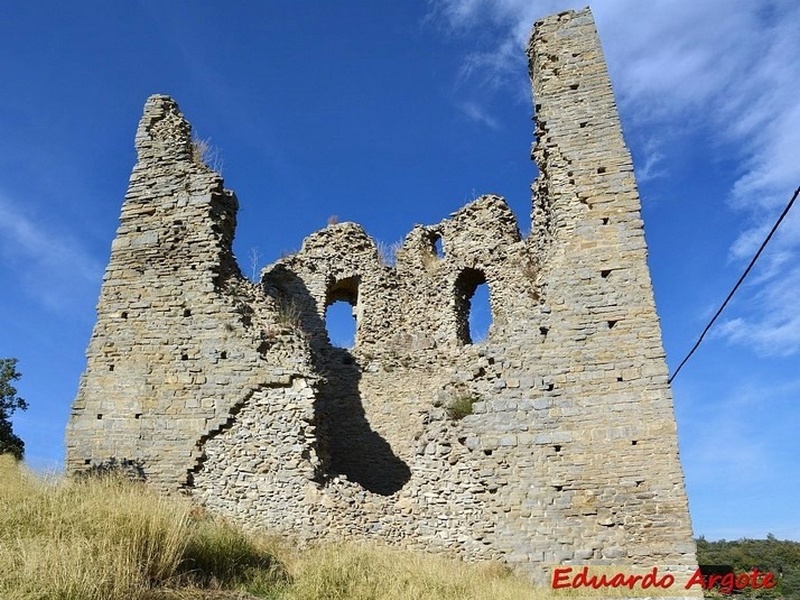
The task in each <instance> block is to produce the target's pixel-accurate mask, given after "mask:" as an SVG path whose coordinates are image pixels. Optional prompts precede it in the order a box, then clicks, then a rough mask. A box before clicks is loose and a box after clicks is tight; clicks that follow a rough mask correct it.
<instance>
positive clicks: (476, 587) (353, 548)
mask: <svg viewBox="0 0 800 600" xmlns="http://www.w3.org/2000/svg"><path fill="white" fill-rule="evenodd" d="M234 592H236V593H234ZM547 596H548V591H547V590H538V591H537V590H534V589H533V588H531V587H530V585H529V584H528V583H527V582H525V581H524V580H522V579H520V578H517V577H515V576H512V575H511V574H510V573H508V571H507V570H505V569H503V568H501V567H499V566H497V565H495V566H494V567H486V566H484V567H479V566H474V565H472V566H470V565H465V564H464V563H461V562H457V561H448V560H445V559H439V558H435V557H431V556H421V555H417V554H413V553H409V552H402V551H398V550H391V549H387V548H381V547H376V546H374V545H373V546H369V547H367V546H359V545H354V544H347V545H340V546H330V545H328V546H322V547H318V548H311V549H306V550H303V551H298V550H297V548H296V547H295V546H294V545H291V544H289V543H288V542H287V541H285V540H277V539H270V538H265V537H253V536H246V535H244V534H243V533H241V532H239V531H237V530H236V529H234V528H233V527H231V526H229V525H227V524H226V523H224V522H223V521H221V520H219V519H215V518H213V517H211V516H210V515H208V514H206V513H205V512H203V511H200V510H198V509H196V508H192V506H191V505H190V504H189V503H188V502H184V501H182V500H181V499H180V498H171V499H170V498H163V497H159V496H157V495H155V494H154V493H152V492H150V491H149V490H148V489H147V488H146V487H145V486H144V485H142V484H137V483H134V482H130V481H127V480H124V479H121V478H119V477H113V476H106V477H101V478H91V479H86V480H82V481H64V480H52V481H47V480H43V479H41V478H39V477H36V476H33V475H31V474H30V473H28V472H26V471H25V470H24V469H22V468H20V467H19V466H18V464H17V463H16V462H15V461H14V460H13V459H12V458H10V457H9V456H0V598H2V599H3V600H50V599H53V600H117V599H119V600H123V599H124V600H198V599H201V598H202V599H206V600H212V599H214V600H217V599H218V600H233V599H249V598H272V599H285V600H317V599H319V600H322V599H326V600H339V599H340V600H367V599H378V598H380V599H387V600H434V599H437V600H439V599H442V600H449V599H452V600H456V599H457V600H470V599H473V600H484V599H487V598H492V599H498V600H522V599H523V598H524V599H526V600H530V599H536V598H543V597H547Z"/></svg>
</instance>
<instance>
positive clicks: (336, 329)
mask: <svg viewBox="0 0 800 600" xmlns="http://www.w3.org/2000/svg"><path fill="white" fill-rule="evenodd" d="M325 326H326V327H327V328H328V337H329V338H330V340H331V345H332V346H336V347H338V348H352V347H353V346H355V344H356V320H355V317H353V306H352V305H351V304H350V303H349V302H345V301H344V300H338V301H336V302H334V303H333V304H331V305H329V306H328V308H327V309H326V311H325Z"/></svg>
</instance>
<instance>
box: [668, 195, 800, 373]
mask: <svg viewBox="0 0 800 600" xmlns="http://www.w3.org/2000/svg"><path fill="white" fill-rule="evenodd" d="M798 194H800V187H798V188H797V189H796V190H795V191H794V194H793V195H792V197H791V199H790V200H789V203H788V204H787V205H786V208H784V209H783V212H782V213H781V214H780V216H779V217H778V220H777V221H775V224H774V225H773V226H772V229H770V231H769V233H768V234H767V237H766V238H764V241H763V242H761V246H760V247H759V248H758V251H757V252H756V253H755V255H754V256H753V258H752V259H751V260H750V264H749V265H747V268H746V269H745V270H744V272H743V273H742V275H741V277H739V281H737V282H736V285H734V286H733V289H732V290H731V291H730V293H729V294H728V297H727V298H725V301H724V302H723V303H722V304H721V305H720V307H719V308H718V309H717V312H716V313H714V316H713V317H712V318H711V320H710V321H709V322H708V325H706V327H705V329H703V333H701V334H700V337H699V338H697V341H696V342H695V343H694V346H692V349H691V350H689V353H688V354H687V355H686V357H685V358H684V359H683V360H682V361H681V364H679V365H678V368H677V369H675V372H674V373H673V374H672V375H671V376H670V378H669V380H668V381H667V383H672V381H673V379H675V377H677V376H678V373H680V372H681V369H682V368H683V365H685V364H686V362H687V361H688V360H689V359H690V358H691V356H692V354H694V352H695V350H697V348H699V347H700V344H701V343H702V342H703V338H704V337H705V336H706V334H707V333H708V331H709V329H711V326H712V325H713V324H714V321H716V320H717V318H718V317H719V316H720V315H721V314H722V311H723V310H725V307H726V306H727V305H728V302H730V300H731V298H733V295H734V294H735V293H736V290H738V289H739V286H740V285H742V282H743V281H744V279H745V277H747V275H748V273H750V270H751V269H752V268H753V265H755V264H756V261H757V260H758V258H759V256H761V253H762V252H763V251H764V248H766V246H767V244H768V243H769V241H770V239H772V236H773V234H774V233H775V232H776V231H777V230H778V227H779V226H780V224H781V222H782V221H783V219H784V217H786V215H787V214H788V213H789V211H790V210H791V208H792V205H793V204H794V201H795V200H797V196H798Z"/></svg>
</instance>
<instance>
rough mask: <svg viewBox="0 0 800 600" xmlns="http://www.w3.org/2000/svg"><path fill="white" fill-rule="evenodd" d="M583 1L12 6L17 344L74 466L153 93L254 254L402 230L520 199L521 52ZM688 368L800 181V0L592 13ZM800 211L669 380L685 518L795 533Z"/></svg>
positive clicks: (38, 434)
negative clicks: (89, 365) (67, 438)
mask: <svg viewBox="0 0 800 600" xmlns="http://www.w3.org/2000/svg"><path fill="white" fill-rule="evenodd" d="M582 5H583V2H578V3H575V2H570V1H566V0H565V1H562V2H556V1H553V0H540V1H537V0H527V1H521V0H494V1H490V0H442V1H440V2H430V3H429V2H422V1H419V2H354V1H342V2H335V3H334V2H324V1H321V0H320V1H316V2H303V1H288V0H286V1H274V2H260V1H258V2H256V1H253V2H237V3H228V2H225V3H223V2H216V3H215V2H210V1H209V2H189V1H177V0H175V1H170V2H162V1H158V2H156V1H138V2H134V1H131V2H114V3H110V2H105V1H102V2H101V1H82V2H78V3H56V2H42V1H35V0H30V1H26V2H16V3H5V4H4V5H3V7H2V8H0V57H2V59H3V60H2V75H3V81H2V85H0V285H2V290H3V293H2V294H0V357H11V356H13V357H17V358H19V360H20V362H19V365H18V368H19V370H20V371H21V372H22V374H23V378H22V380H20V382H19V384H18V386H17V387H18V390H19V392H20V394H21V395H22V396H23V397H24V398H25V399H27V400H28V402H29V404H30V409H29V410H28V411H27V412H26V413H18V414H17V415H16V416H15V419H14V423H15V429H16V431H17V432H18V433H19V434H20V435H21V436H22V437H23V439H25V440H26V442H27V460H28V462H29V463H30V464H31V465H32V466H34V467H37V468H46V467H58V466H59V465H60V464H61V462H62V460H63V433H64V427H65V424H66V420H67V417H68V414H69V406H70V404H71V402H72V399H73V398H74V396H75V392H76V390H77V385H78V379H79V377H80V374H81V372H82V370H83V368H84V363H85V358H84V350H85V348H86V345H87V342H88V340H89V336H90V334H91V328H92V325H93V323H94V309H95V304H96V302H97V297H98V294H99V289H100V283H101V278H102V274H103V270H104V268H105V264H106V262H107V260H108V255H109V250H110V244H111V240H112V239H113V236H114V232H115V230H116V227H117V218H118V216H119V210H120V206H121V203H122V198H123V196H124V194H125V189H126V186H127V181H128V176H129V174H130V170H131V167H132V166H133V162H134V150H133V137H134V132H135V128H136V124H137V121H138V119H139V116H140V114H141V110H142V106H143V104H144V101H145V99H146V98H147V96H148V95H150V94H152V93H166V94H170V95H172V96H173V97H175V98H176V100H178V102H179V103H180V106H181V109H182V110H183V112H184V114H185V115H186V116H187V118H188V119H189V120H190V121H191V122H192V124H193V125H194V127H195V131H196V133H197V134H198V135H199V136H200V137H202V138H210V141H211V143H212V144H213V145H214V146H215V147H216V148H217V149H218V153H219V158H220V164H221V168H222V173H223V175H224V176H225V180H226V186H227V187H229V188H231V189H233V190H235V191H236V193H237V195H238V197H239V200H240V203H241V210H240V213H239V217H240V218H239V221H240V223H239V227H238V230H237V238H236V241H235V250H236V253H237V256H238V257H239V260H240V263H241V264H242V267H243V270H244V271H245V272H249V271H250V259H249V256H250V255H251V253H252V252H253V251H255V253H256V254H257V255H258V256H259V257H260V258H259V263H260V264H259V266H263V265H264V264H266V263H268V262H271V261H272V260H274V259H276V258H277V257H278V256H280V254H281V253H284V252H286V251H291V250H293V249H296V248H298V247H299V246H300V244H301V242H302V239H303V237H304V236H305V235H307V234H309V233H311V232H312V231H314V230H316V229H318V228H321V227H324V226H325V224H326V222H327V220H328V218H329V217H330V216H332V215H336V216H338V218H339V220H342V221H345V220H352V221H357V222H359V223H361V224H362V225H363V226H364V227H365V228H366V229H367V231H368V232H369V233H370V234H371V235H372V236H373V237H375V238H376V239H379V240H382V241H384V242H386V243H387V244H391V243H392V242H395V241H397V240H399V239H401V238H402V237H404V235H405V234H406V233H407V232H408V231H409V230H410V229H411V227H412V226H413V224H414V223H435V222H438V221H439V220H441V219H442V218H444V217H446V216H447V215H448V214H449V213H451V212H453V211H454V210H457V209H458V208H460V207H461V206H462V205H463V204H465V203H466V202H468V201H469V200H471V199H472V198H474V197H476V196H478V195H480V194H483V193H489V192H492V193H498V194H500V195H503V196H504V197H506V198H507V199H508V201H509V204H510V205H511V207H512V208H513V209H514V211H515V212H516V213H517V215H518V217H520V219H521V220H522V221H523V222H525V221H526V219H527V217H526V215H528V214H529V203H530V191H529V186H530V182H531V180H532V179H533V177H534V173H535V171H534V167H533V166H532V163H531V162H530V160H529V158H528V156H529V151H530V144H531V141H532V124H531V112H532V111H531V100H530V91H529V90H530V88H529V84H528V80H527V65H526V63H525V59H524V54H523V46H524V43H525V41H526V39H527V35H528V32H529V29H530V26H531V24H532V23H533V21H534V20H535V19H536V18H539V17H542V16H544V15H546V14H550V13H552V12H557V11H559V10H563V9H566V8H580V7H582ZM592 9H593V11H594V14H595V18H596V21H597V24H598V28H599V31H600V36H601V39H602V42H603V45H604V48H605V51H606V56H607V60H608V63H609V68H610V71H611V75H612V80H613V83H614V87H615V91H616V94H617V99H618V104H619V108H620V113H621V116H622V121H623V126H624V129H625V134H626V139H627V141H628V144H629V146H630V148H631V150H632V152H633V156H634V162H635V165H636V169H637V176H638V179H639V184H640V191H641V195H642V203H643V217H644V221H645V230H646V235H647V240H648V244H649V249H650V265H651V270H652V276H653V282H654V288H655V294H656V302H657V307H658V311H659V315H660V317H661V323H662V328H663V333H664V343H665V348H666V351H667V357H668V363H669V366H670V369H671V370H674V369H675V368H676V367H677V365H678V363H679V362H680V360H681V359H682V358H683V356H684V354H685V353H686V352H687V351H688V349H689V348H690V347H691V345H692V343H693V342H694V340H695V338H696V336H697V335H698V333H699V332H700V331H701V330H702V328H703V326H704V325H705V324H706V322H707V320H708V319H709V318H710V316H711V315H712V314H713V312H714V310H715V309H716V308H717V306H718V305H719V303H720V302H721V300H722V299H723V298H724V296H725V295H726V294H727V292H728V290H729V289H730V287H731V286H732V284H733V283H734V282H735V280H736V279H737V277H738V276H739V274H740V273H741V271H742V269H743V268H744V266H745V265H746V263H747V261H748V260H749V258H750V256H751V255H752V254H753V252H754V251H755V249H756V248H757V246H758V244H759V243H760V241H761V239H762V238H763V236H764V235H765V233H766V229H768V228H769V226H770V225H771V224H772V222H773V221H774V220H775V218H776V217H777V215H778V214H779V213H780V211H781V209H782V207H783V205H784V204H785V202H786V201H787V200H788V198H789V197H790V195H791V193H792V191H793V190H794V188H795V187H797V186H798V185H800V161H798V156H800V148H798V146H799V145H800V102H799V101H798V98H800V61H798V60H797V57H798V56H800V41H798V37H797V35H796V33H797V31H798V30H799V29H800V5H798V4H797V3H796V2H795V1H794V0H775V1H772V0H751V1H743V0H724V1H723V0H703V2H697V1H696V0H672V1H665V0H650V1H648V2H641V0H613V1H612V0H609V1H605V2H597V3H595V4H593V5H592ZM798 259H800V208H795V209H794V210H793V212H792V213H790V215H789V217H788V218H787V220H786V221H785V222H784V225H783V226H782V228H781V230H780V232H779V234H778V235H777V237H776V238H775V239H774V240H773V243H772V244H771V246H770V247H769V249H768V251H767V252H766V253H765V254H764V256H763V257H762V259H761V261H760V262H759V264H758V266H757V268H756V269H755V270H754V271H753V273H752V274H751V277H750V278H749V279H748V281H747V283H746V284H745V286H744V287H743V288H742V289H741V290H740V292H739V294H738V295H737V296H736V298H735V300H734V301H733V303H732V304H731V305H730V306H729V308H728V310H727V311H726V312H725V313H724V315H723V317H722V319H721V321H720V322H719V323H718V325H717V326H716V327H715V329H714V330H713V331H712V334H711V335H710V337H709V338H708V339H707V340H706V342H705V343H704V345H703V346H701V348H700V350H699V351H698V353H697V354H696V355H695V357H694V358H693V359H692V361H691V362H689V363H688V364H687V365H686V367H684V370H683V371H682V372H681V374H680V375H679V377H678V378H677V379H676V380H675V382H674V396H675V406H676V414H677V418H678V428H679V437H680V445H681V459H682V463H683V466H684V471H685V474H686V481H687V489H688V493H689V502H690V510H691V516H692V522H693V526H694V530H695V533H696V534H697V535H704V536H705V537H706V538H708V539H719V538H726V539H735V538H739V537H744V536H750V537H763V536H765V535H766V534H767V533H768V532H771V533H773V534H774V535H776V536H777V537H779V538H789V539H795V540H800V514H798V510H797V505H798V500H800V461H798V460H797V456H798V454H800V443H798V438H800V436H798V433H797V426H798V424H800V401H799V400H800V398H799V397H800V369H799V368H798V366H800V364H799V363H800V361H799V360H798V359H799V358H800V312H798V311H797V310H796V309H795V307H796V305H795V302H797V299H798V298H800V266H798V265H800V261H799V260H798Z"/></svg>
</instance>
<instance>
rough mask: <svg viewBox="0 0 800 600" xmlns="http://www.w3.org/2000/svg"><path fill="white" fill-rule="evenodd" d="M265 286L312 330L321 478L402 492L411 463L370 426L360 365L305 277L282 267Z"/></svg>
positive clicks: (383, 491) (384, 493) (374, 490)
mask: <svg viewBox="0 0 800 600" xmlns="http://www.w3.org/2000/svg"><path fill="white" fill-rule="evenodd" d="M264 284H265V291H266V292H267V293H268V294H270V295H273V296H276V295H277V296H278V298H277V299H278V300H279V301H280V302H283V303H285V302H287V301H288V302H292V303H293V304H294V305H295V306H296V307H297V309H298V310H299V312H300V315H301V326H302V328H303V330H304V331H306V332H308V333H309V334H310V342H311V349H312V353H313V358H314V366H315V368H316V370H317V372H318V373H320V374H321V375H323V377H324V378H325V382H324V383H323V384H322V385H321V386H320V389H319V393H318V396H317V400H316V402H315V403H314V408H315V413H316V414H315V417H316V431H317V439H318V447H317V453H318V456H319V457H320V460H321V461H322V470H323V472H322V473H321V474H320V475H321V479H322V481H323V482H324V481H326V480H330V479H332V478H333V477H335V476H337V475H339V476H341V475H344V476H345V477H346V478H347V479H348V480H349V481H353V482H355V483H358V484H359V485H361V486H362V487H363V488H364V489H365V490H368V491H370V492H372V493H375V494H380V495H382V496H389V495H391V494H393V493H395V492H397V491H399V490H400V489H401V488H402V487H403V486H404V485H405V484H406V483H407V482H408V480H409V479H410V478H411V470H410V469H409V468H408V465H407V464H406V463H405V462H404V461H403V460H402V459H401V458H399V457H398V456H397V455H395V453H394V452H393V451H392V448H391V446H390V445H389V443H388V442H387V441H386V440H385V439H383V437H381V435H380V434H379V433H378V432H376V431H375V430H373V429H372V427H371V426H370V423H369V421H368V420H367V416H366V412H365V411H364V405H363V402H362V399H361V394H360V392H359V382H360V380H361V370H360V368H359V366H358V364H357V362H356V360H355V358H354V357H353V355H352V354H351V353H350V351H349V350H346V349H344V348H336V347H334V346H332V345H331V343H330V339H329V337H328V335H327V330H326V327H325V322H324V320H323V319H322V318H320V316H319V313H318V309H317V301H316V300H315V299H314V297H313V296H312V295H311V293H310V292H309V291H308V288H307V287H306V285H305V283H304V282H303V280H302V279H301V278H300V277H299V276H298V275H297V274H295V273H293V272H291V271H290V270H289V269H287V268H285V267H283V266H279V267H277V268H276V269H274V270H273V271H272V272H270V273H269V274H268V275H267V276H266V277H265V279H264Z"/></svg>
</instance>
